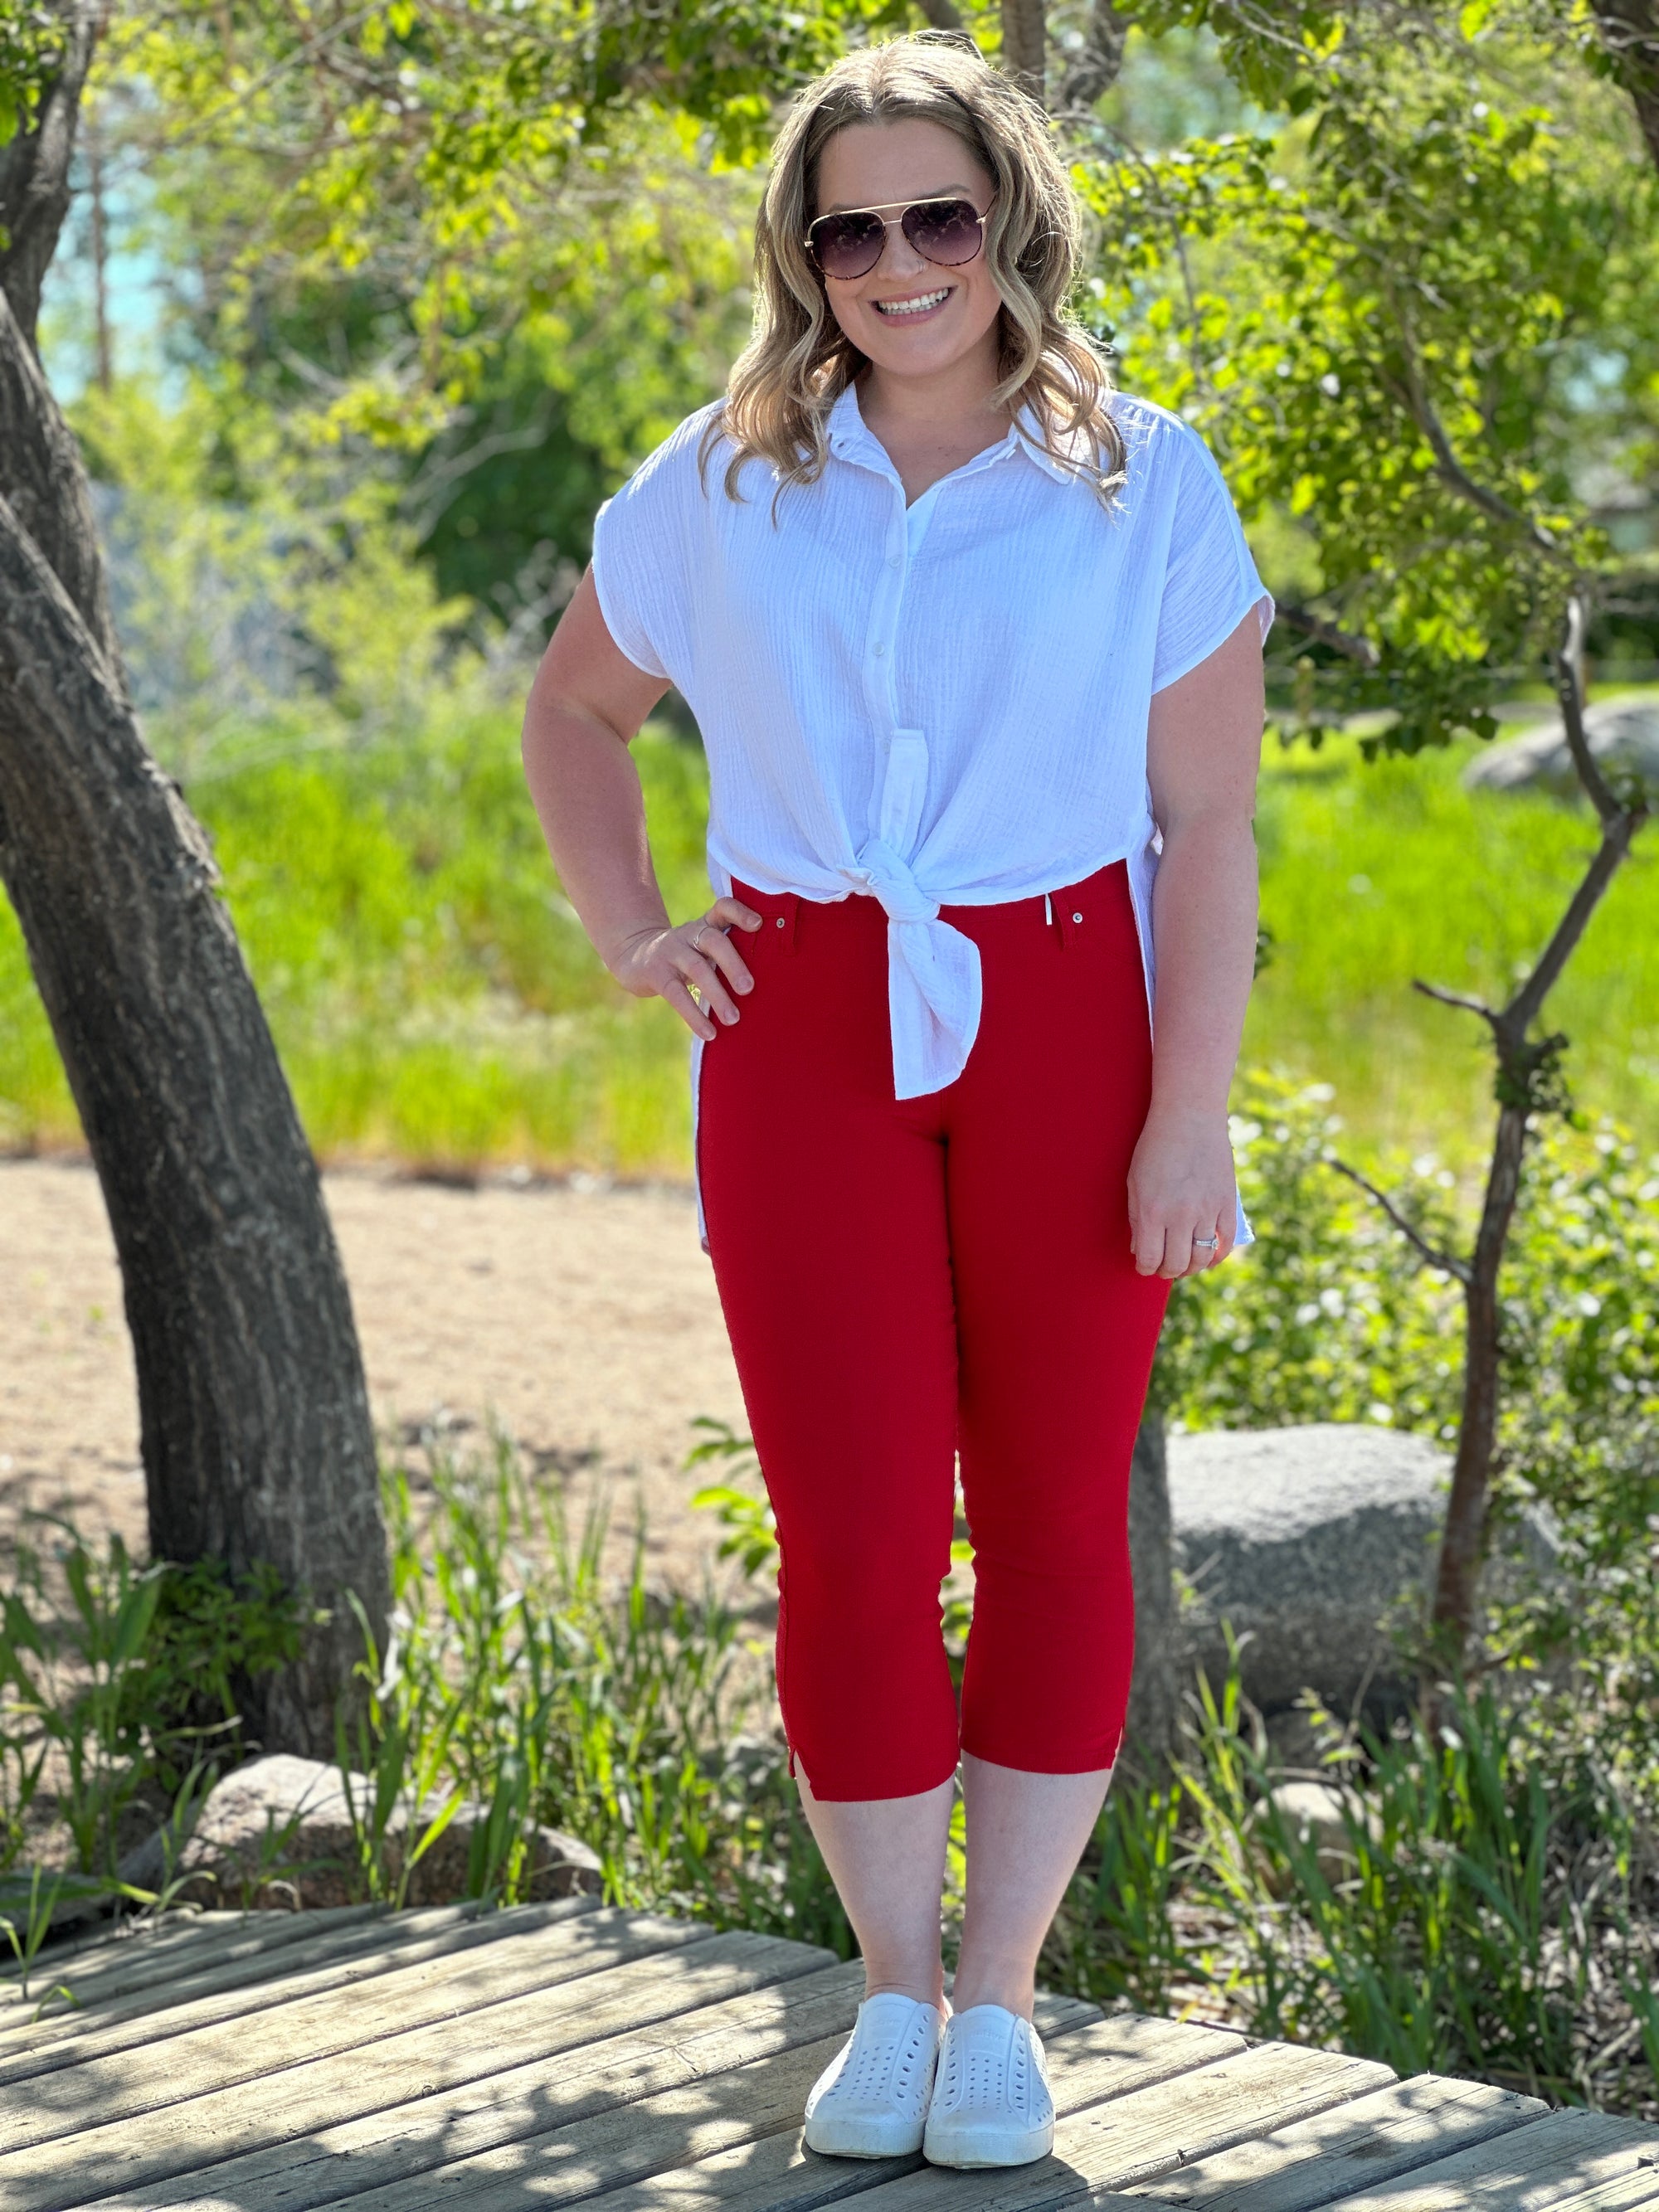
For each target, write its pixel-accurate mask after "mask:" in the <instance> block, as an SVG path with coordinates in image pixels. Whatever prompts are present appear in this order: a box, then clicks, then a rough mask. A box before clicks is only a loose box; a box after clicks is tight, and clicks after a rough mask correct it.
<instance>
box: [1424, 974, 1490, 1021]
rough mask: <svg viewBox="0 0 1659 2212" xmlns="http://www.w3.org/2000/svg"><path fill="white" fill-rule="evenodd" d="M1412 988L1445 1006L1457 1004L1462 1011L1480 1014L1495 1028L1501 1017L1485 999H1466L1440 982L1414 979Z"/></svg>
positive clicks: (1483, 1019)
mask: <svg viewBox="0 0 1659 2212" xmlns="http://www.w3.org/2000/svg"><path fill="white" fill-rule="evenodd" d="M1412 988H1413V991H1420V992H1421V993H1422V994H1423V996H1424V997H1425V999H1437V1000H1439V1002H1440V1004H1441V1005H1442V1006H1455V1007H1456V1008H1457V1009H1458V1011H1459V1012H1461V1013H1465V1014H1479V1015H1480V1018H1481V1020H1482V1021H1483V1022H1486V1023H1488V1024H1490V1025H1491V1026H1492V1029H1494V1030H1496V1028H1497V1027H1498V1022H1499V1020H1500V1018H1501V1017H1500V1016H1499V1014H1498V1012H1497V1010H1496V1008H1495V1007H1492V1006H1488V1005H1487V1004H1486V1000H1484V999H1466V998H1465V997H1464V996H1463V995H1462V993H1461V992H1459V991H1448V990H1445V989H1443V987H1442V986H1441V985H1440V984H1438V983H1425V982H1423V981H1421V980H1420V979H1413V983H1412Z"/></svg>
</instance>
